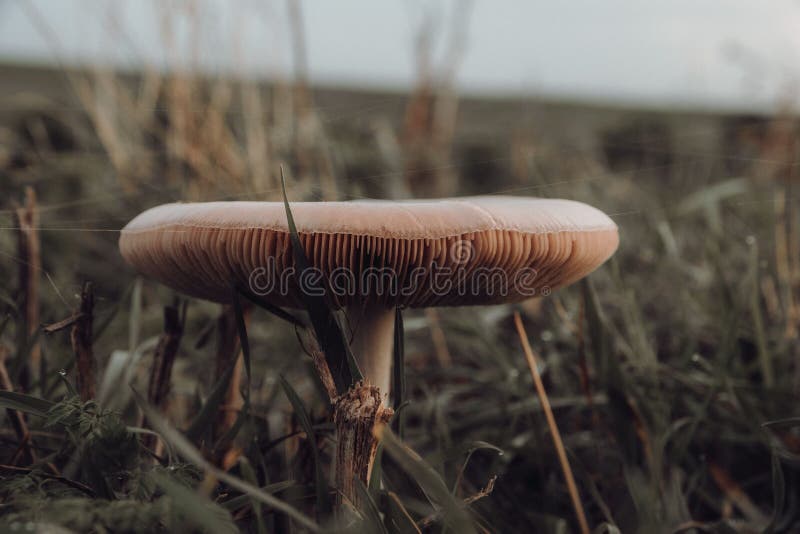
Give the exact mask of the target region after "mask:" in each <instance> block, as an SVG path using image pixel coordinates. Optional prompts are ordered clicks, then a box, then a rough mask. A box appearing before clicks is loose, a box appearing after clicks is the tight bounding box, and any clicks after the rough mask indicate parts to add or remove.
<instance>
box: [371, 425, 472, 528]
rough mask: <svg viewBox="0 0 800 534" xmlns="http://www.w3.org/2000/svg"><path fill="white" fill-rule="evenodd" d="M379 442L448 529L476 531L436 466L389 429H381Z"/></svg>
mask: <svg viewBox="0 0 800 534" xmlns="http://www.w3.org/2000/svg"><path fill="white" fill-rule="evenodd" d="M380 440H381V443H383V447H384V454H387V455H388V456H390V457H391V458H392V459H393V460H394V461H395V462H397V463H398V465H400V467H401V468H402V469H403V470H405V471H406V472H407V473H408V474H409V475H410V476H411V477H412V478H413V479H414V480H415V481H416V483H417V484H419V487H420V488H421V489H422V491H423V492H424V493H425V495H426V496H427V497H428V499H429V500H430V501H431V503H432V504H434V505H435V506H436V507H438V508H440V509H441V512H442V519H443V521H444V523H445V524H446V525H447V527H448V528H450V529H452V530H453V531H454V532H458V533H459V534H468V533H475V532H476V531H475V526H474V525H473V522H472V519H471V518H470V516H469V514H468V513H467V511H466V510H465V508H464V505H463V503H461V502H460V501H459V500H457V499H456V498H455V497H453V495H452V494H451V493H450V490H448V488H447V485H446V484H445V483H444V480H442V477H441V476H439V474H438V473H437V472H436V471H435V470H434V469H433V467H431V466H430V465H428V464H427V463H426V462H425V461H424V460H423V459H422V458H420V456H419V455H418V454H417V453H415V452H414V451H412V450H411V449H409V448H408V447H406V446H405V445H404V444H403V443H402V442H401V441H400V440H399V439H398V438H397V436H395V435H394V434H393V433H392V431H391V430H390V429H389V428H388V427H386V426H384V427H382V429H381V435H380Z"/></svg>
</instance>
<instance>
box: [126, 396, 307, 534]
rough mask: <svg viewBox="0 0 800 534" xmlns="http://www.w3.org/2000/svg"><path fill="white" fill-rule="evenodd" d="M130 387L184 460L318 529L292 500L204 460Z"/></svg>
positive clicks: (162, 436)
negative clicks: (271, 492) (262, 488)
mask: <svg viewBox="0 0 800 534" xmlns="http://www.w3.org/2000/svg"><path fill="white" fill-rule="evenodd" d="M131 389H132V390H133V397H134V399H136V403H137V404H138V405H139V407H140V408H141V409H142V411H143V412H144V414H145V416H146V417H147V420H148V421H149V422H150V424H151V425H152V426H153V429H155V430H156V432H158V433H159V434H160V435H161V438H162V439H163V440H164V441H166V442H167V443H169V444H170V445H172V447H174V449H175V451H176V452H177V453H178V454H179V455H180V456H182V457H183V458H184V459H185V460H186V461H188V462H189V463H191V464H194V465H195V466H196V467H198V468H200V469H202V470H204V471H206V472H208V473H211V474H212V475H213V476H215V477H216V478H217V479H218V480H220V481H222V482H224V483H226V484H228V485H229V486H231V487H233V488H234V489H237V490H239V491H241V492H242V493H245V494H246V495H249V496H250V497H252V498H254V499H258V500H259V501H261V502H262V503H264V504H266V505H267V506H270V507H272V508H274V509H275V510H277V511H279V512H283V513H284V514H286V515H287V516H289V517H291V518H292V519H294V520H295V521H297V522H298V523H299V524H301V525H303V526H304V527H305V528H307V529H308V530H310V531H311V532H319V531H320V527H319V525H317V523H315V522H314V521H313V520H311V519H310V518H308V517H307V516H306V515H304V514H303V513H302V512H300V511H299V510H298V509H297V508H295V507H294V506H292V505H291V504H289V503H287V502H285V501H282V500H281V499H278V498H276V497H274V496H272V495H270V494H269V493H268V492H266V491H263V490H261V489H260V488H258V487H257V486H254V485H252V484H250V483H248V482H245V481H244V480H241V479H239V478H237V477H235V476H233V475H231V474H230V473H228V472H226V471H223V470H222V469H219V468H217V467H216V466H214V465H213V464H212V463H211V462H209V461H208V460H206V459H205V458H204V457H203V455H202V453H201V452H200V451H199V450H197V448H195V446H194V445H192V444H191V442H190V441H189V440H188V439H186V437H185V436H184V435H183V434H181V433H180V432H178V430H176V429H175V428H174V427H172V426H171V425H170V424H169V423H168V422H167V420H166V419H164V417H163V416H162V415H161V414H160V413H158V411H157V410H155V409H154V408H153V407H152V406H150V405H149V404H148V403H147V400H146V399H145V398H144V397H142V395H141V394H140V393H139V392H138V391H136V389H134V388H133V386H131Z"/></svg>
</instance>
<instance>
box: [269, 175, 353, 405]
mask: <svg viewBox="0 0 800 534" xmlns="http://www.w3.org/2000/svg"><path fill="white" fill-rule="evenodd" d="M281 190H282V192H283V205H284V208H285V209H286V220H287V223H288V226H289V238H290V240H291V242H292V255H293V257H294V262H295V267H297V276H298V277H299V276H301V275H302V273H304V272H308V270H309V268H310V265H309V263H308V258H307V257H306V254H305V250H304V249H303V244H302V243H301V242H300V236H299V235H298V233H297V226H296V225H295V223H294V217H292V210H291V208H290V207H289V200H288V199H287V197H286V182H285V180H284V177H283V168H282V167H281ZM314 289H323V290H324V287H320V288H314ZM300 298H301V300H302V301H303V304H304V305H305V308H306V311H308V315H309V317H310V318H311V326H312V327H313V328H314V333H315V334H316V336H317V342H318V343H319V346H320V348H321V349H322V351H323V352H324V354H325V361H326V362H327V364H328V369H330V372H331V375H332V376H333V382H334V385H335V386H336V391H337V392H338V393H339V394H342V393H344V392H345V391H347V389H348V388H349V387H350V386H351V385H352V384H354V383H355V382H357V381H359V380H361V379H362V378H363V376H362V375H361V371H360V370H359V369H358V364H357V363H356V359H355V357H354V356H353V352H352V351H351V350H350V344H349V343H348V341H347V336H346V335H345V333H344V330H343V329H342V325H341V323H340V322H339V320H338V319H337V317H336V315H335V314H334V313H333V311H332V310H331V308H330V306H328V303H327V301H326V300H325V297H323V296H322V295H318V294H312V293H311V292H310V291H303V290H302V289H300Z"/></svg>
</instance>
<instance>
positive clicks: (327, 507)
mask: <svg viewBox="0 0 800 534" xmlns="http://www.w3.org/2000/svg"><path fill="white" fill-rule="evenodd" d="M280 381H281V387H282V388H283V391H284V392H285V393H286V397H287V398H288V399H289V402H290V403H291V404H292V408H293V409H294V413H295V416H296V417H297V421H298V422H299V423H300V428H302V429H303V432H305V433H306V439H307V440H308V443H309V445H310V446H311V455H312V457H313V460H314V476H315V480H316V493H317V508H318V509H319V510H320V512H321V513H322V514H324V515H327V514H329V513H330V512H331V510H332V508H331V503H330V499H329V498H328V481H327V480H326V479H325V471H324V469H323V468H322V461H321V460H320V458H319V449H318V447H317V436H316V432H314V425H313V424H312V423H311V417H309V415H308V412H307V411H306V407H305V405H304V404H303V401H302V399H300V396H299V395H298V394H297V392H296V391H295V390H294V388H293V387H292V385H291V384H289V382H287V381H286V379H285V378H284V377H283V375H281V376H280Z"/></svg>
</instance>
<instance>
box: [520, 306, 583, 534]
mask: <svg viewBox="0 0 800 534" xmlns="http://www.w3.org/2000/svg"><path fill="white" fill-rule="evenodd" d="M514 324H515V325H516V327H517V333H518V334H519V339H520V341H521V342H522V349H523V351H524V352H525V358H526V359H527V360H528V367H530V370H531V377H532V378H533V383H534V385H535V386H536V393H537V394H538V395H539V402H540V403H541V404H542V411H543V412H544V415H545V418H546V419H547V426H548V427H550V435H551V436H552V438H553V445H554V446H555V449H556V454H557V455H558V461H559V462H560V463H561V470H562V471H563V472H564V480H565V481H566V483H567V489H569V496H570V498H571V499H572V506H573V508H574V509H575V517H576V518H577V520H578V525H579V526H580V530H581V533H582V534H589V523H588V522H587V521H586V514H585V513H584V511H583V504H582V503H581V498H580V495H579V494H578V486H577V485H576V484H575V477H573V476H572V468H571V467H570V465H569V459H567V452H566V450H565V449H564V442H563V441H561V432H559V431H558V425H556V419H555V417H553V409H552V408H551V407H550V399H549V398H548V397H547V392H546V391H545V389H544V384H542V378H541V377H540V376H539V369H538V367H537V366H536V355H535V354H534V353H533V349H532V348H531V345H530V342H528V334H526V333H525V327H524V326H523V325H522V318H521V317H520V315H519V312H514Z"/></svg>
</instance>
